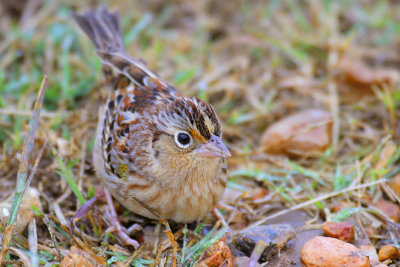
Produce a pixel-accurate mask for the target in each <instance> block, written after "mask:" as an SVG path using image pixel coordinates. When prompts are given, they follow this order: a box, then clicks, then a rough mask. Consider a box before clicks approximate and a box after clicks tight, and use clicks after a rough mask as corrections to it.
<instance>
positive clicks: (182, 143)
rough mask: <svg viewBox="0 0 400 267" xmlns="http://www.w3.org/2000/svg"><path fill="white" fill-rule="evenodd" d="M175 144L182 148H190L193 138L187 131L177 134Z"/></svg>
mask: <svg viewBox="0 0 400 267" xmlns="http://www.w3.org/2000/svg"><path fill="white" fill-rule="evenodd" d="M174 139H175V143H176V144H177V145H178V146H179V147H180V148H188V147H189V146H190V145H191V144H192V137H191V136H190V134H189V133H188V132H186V131H179V132H176V133H175V135H174Z"/></svg>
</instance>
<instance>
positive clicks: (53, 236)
mask: <svg viewBox="0 0 400 267" xmlns="http://www.w3.org/2000/svg"><path fill="white" fill-rule="evenodd" d="M43 222H44V224H46V226H47V230H48V231H49V234H50V237H51V241H52V242H53V245H54V248H55V249H56V251H57V255H58V260H59V261H62V259H63V254H62V253H61V250H60V247H59V246H58V243H57V240H56V236H55V235H54V231H53V227H52V226H51V224H50V220H49V217H47V215H46V214H45V215H44V216H43Z"/></svg>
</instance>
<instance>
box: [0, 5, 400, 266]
mask: <svg viewBox="0 0 400 267" xmlns="http://www.w3.org/2000/svg"><path fill="white" fill-rule="evenodd" d="M101 3H103V4H105V5H106V6H108V7H109V8H111V9H117V10H119V12H120V13H121V17H122V26H123V32H124V33H123V36H124V42H125V45H126V47H127V50H128V52H129V54H130V55H132V56H134V57H137V58H141V59H144V60H145V61H147V62H148V65H149V67H150V69H152V70H154V71H156V72H157V73H158V74H159V75H160V76H161V77H163V78H164V80H166V81H168V82H170V83H171V84H172V85H174V86H175V87H176V88H177V90H178V91H180V92H181V93H182V94H183V95H190V96H198V97H200V98H202V99H204V100H207V101H209V102H210V103H212V105H213V106H214V108H215V109H216V110H217V113H218V114H219V116H220V118H221V121H222V124H223V129H224V139H225V140H226V142H227V144H228V147H229V149H230V150H231V151H232V154H233V157H232V158H231V159H230V160H229V162H228V170H229V183H228V189H227V192H226V194H225V196H224V198H223V200H222V201H223V203H225V204H227V205H231V206H234V207H235V208H236V212H232V211H226V210H225V211H223V215H224V216H225V219H226V220H227V221H228V223H229V225H230V227H231V228H232V229H243V228H244V227H246V226H248V225H250V224H251V223H254V222H257V221H259V220H263V219H265V218H268V216H269V215H271V214H273V213H274V212H276V211H280V210H284V209H289V208H290V207H297V205H299V204H301V203H304V202H306V201H312V200H315V199H317V198H319V197H321V196H322V199H321V200H318V201H315V202H312V203H310V205H307V206H306V208H305V209H306V214H307V216H306V219H305V221H307V222H308V223H309V224H311V225H312V224H320V223H322V222H323V221H325V220H328V219H333V218H336V217H335V216H339V215H340V216H342V215H343V214H345V215H346V216H347V217H351V216H355V215H354V214H355V213H359V212H360V210H362V211H363V212H364V213H360V214H361V215H357V216H360V217H356V218H354V217H351V218H353V219H354V220H356V221H357V223H356V233H357V232H358V237H360V236H362V238H364V239H366V240H368V241H369V242H370V243H369V244H371V245H372V246H376V248H379V244H380V243H379V242H381V243H382V242H383V241H382V240H390V238H389V236H390V230H388V228H387V227H385V225H386V222H387V221H385V220H376V221H374V222H376V223H377V225H374V228H373V229H369V228H368V227H370V225H371V224H370V222H369V223H368V219H367V218H369V219H370V220H371V217H373V216H371V215H370V213H369V212H368V210H367V208H368V207H370V206H373V205H374V204H376V203H378V202H379V201H382V202H381V203H384V204H379V205H383V206H384V207H383V206H382V208H381V210H384V209H386V210H388V212H389V211H390V210H392V211H395V212H397V213H396V214H395V215H393V216H392V214H387V213H385V214H386V215H387V216H388V217H389V218H391V220H393V221H394V222H398V221H399V220H400V209H399V208H398V203H397V201H398V200H399V198H398V195H397V193H396V192H400V187H399V188H397V187H396V183H395V181H400V177H398V180H396V177H397V176H396V174H397V173H398V172H399V171H400V170H399V166H398V164H397V162H398V158H399V156H400V149H399V146H398V142H399V136H400V121H399V115H400V112H399V110H398V106H399V100H400V90H399V89H400V88H399V78H400V73H399V70H400V49H399V47H400V2H399V1H395V0H393V1H389V0H388V1H379V0H378V1H376V0H375V1H372V0H371V1H368V0H360V1H346V0H339V1H329V0H309V1H290V0H286V1H279V0H271V1H265V0H264V1H257V0H256V1H240V0H232V1H217V0H215V1H214V0H196V1H178V0H171V1H161V0H160V1H157V0H151V1H123V0H116V1H102V2H101ZM101 3H100V1H77V0H71V1H66V0H65V1H64V0H56V1H46V0H21V1H14V0H2V1H1V2H0V94H1V97H0V184H1V186H0V200H2V201H6V199H7V197H9V196H10V195H11V194H12V192H13V191H14V188H15V177H16V174H17V171H18V165H19V159H20V154H21V147H22V144H23V141H24V137H25V135H26V133H27V129H28V121H29V118H30V114H31V110H32V108H33V104H34V101H35V98H36V94H37V91H38V88H39V87H40V83H41V81H42V78H43V76H44V75H45V74H46V75H48V78H49V81H48V86H47V89H46V94H45V98H44V105H43V110H42V116H41V120H40V126H39V129H38V132H37V134H36V141H35V150H34V151H35V152H34V153H33V155H32V159H34V158H35V157H36V155H37V153H38V150H39V149H40V147H41V146H42V145H43V143H44V141H45V140H46V139H48V140H49V142H50V143H51V145H52V146H51V147H52V148H49V149H46V150H45V154H44V156H43V159H42V162H41V163H40V165H39V168H38V170H37V171H36V176H35V178H34V179H33V182H32V186H33V187H34V188H36V189H37V190H38V191H39V192H40V194H41V203H42V204H41V206H42V211H43V212H44V213H46V214H49V215H51V216H52V220H53V221H54V222H55V224H56V225H64V224H65V217H67V218H69V217H70V216H72V215H73V213H74V212H75V211H76V209H77V206H79V204H78V202H77V198H76V196H75V194H74V193H73V192H72V191H73V190H72V189H71V187H70V184H69V183H68V182H67V181H66V179H63V177H65V176H68V175H69V176H71V177H73V179H74V180H75V181H76V184H77V187H78V188H79V190H80V191H81V192H82V194H83V196H84V197H85V198H86V199H87V198H89V197H90V196H92V195H93V191H94V186H95V185H97V184H98V183H99V181H98V179H97V178H96V177H95V176H94V171H93V167H92V159H91V151H92V147H93V141H94V139H93V136H94V131H95V128H96V125H97V112H98V107H99V105H101V103H102V99H104V94H105V90H106V89H105V88H104V86H103V85H104V84H103V82H104V79H103V75H102V72H101V65H100V62H99V60H98V59H97V57H96V55H95V53H94V48H93V46H92V44H91V43H90V42H89V40H88V38H86V37H85V36H84V35H83V33H82V32H81V31H80V30H79V29H78V27H77V25H76V24H75V23H74V21H73V19H72V16H71V12H72V11H76V12H83V11H86V10H87V9H88V8H90V7H91V8H96V7H97V6H99V4H101ZM57 159H60V160H61V162H64V167H65V168H64V167H62V166H63V165H60V162H59V161H57ZM380 181H381V182H380ZM384 181H385V182H384ZM386 181H388V182H386ZM371 182H373V183H375V182H376V183H375V184H373V185H371V186H365V187H362V189H359V190H351V188H358V187H357V186H360V185H363V184H367V183H371ZM391 183H392V184H391ZM391 185H392V186H391ZM398 185H400V182H398ZM340 190H347V191H346V192H347V193H346V194H339V193H338V194H337V195H335V196H333V197H326V198H324V197H323V196H325V194H328V193H330V192H335V191H336V192H340ZM53 202H55V203H57V205H58V208H55V207H54V206H52V205H51V203H53ZM379 205H375V206H379ZM385 205H386V206H385ZM388 205H389V206H388ZM391 205H392V206H391ZM393 205H394V206H395V207H393ZM387 207H389V208H387ZM57 209H60V210H61V211H62V212H61V213H62V214H64V215H65V217H64V219H62V218H63V216H61V215H60V213H59V210H57ZM296 209H297V208H296ZM364 209H366V210H364ZM55 210H56V211H57V212H56V211H55ZM343 211H344V212H343ZM341 212H342V213H341ZM60 216H61V217H60ZM347 217H346V218H347ZM135 220H137V219H135V218H133V219H132V217H129V216H126V217H125V219H124V218H123V219H122V221H123V222H124V223H127V224H130V223H132V221H135ZM295 220H297V218H296V216H295V217H294V218H286V219H281V222H282V221H283V222H287V221H289V222H290V221H295ZM0 222H1V221H0ZM210 222H212V219H211V220H210ZM39 224H40V225H39V226H40V229H41V230H38V231H41V234H42V236H43V238H44V239H46V238H47V237H48V233H47V232H46V231H47V230H46V227H44V226H43V225H42V224H41V222H39ZM86 227H88V228H90V227H89V226H86ZM0 229H1V228H0ZM368 229H369V230H368ZM85 230H87V231H88V232H89V233H92V230H91V229H86V228H85ZM0 234H1V232H0ZM356 236H357V234H356ZM58 238H59V241H60V242H64V243H65V244H66V246H68V245H67V244H68V239H67V238H66V237H65V236H62V235H60V237H58ZM385 242H386V241H385ZM383 243H384V242H383ZM386 243H387V242H386ZM44 258H45V257H44V256H43V259H44ZM49 261H51V260H49Z"/></svg>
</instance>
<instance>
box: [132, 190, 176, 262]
mask: <svg viewBox="0 0 400 267" xmlns="http://www.w3.org/2000/svg"><path fill="white" fill-rule="evenodd" d="M135 200H136V202H137V203H139V204H140V205H141V206H142V207H143V208H145V209H147V210H148V211H149V212H151V213H152V214H153V215H154V216H155V217H157V218H158V220H159V221H160V222H161V223H162V224H163V225H164V226H165V228H166V230H165V231H164V233H165V234H166V235H167V237H168V239H169V241H170V242H171V245H172V251H173V255H172V266H173V267H176V254H177V252H178V244H177V243H176V241H175V236H174V234H173V233H172V231H171V227H170V226H169V223H168V220H166V219H165V218H164V217H163V216H162V215H161V214H160V213H158V212H157V211H156V210H154V209H153V208H152V207H150V206H149V205H147V204H146V203H144V202H143V201H141V200H139V199H137V198H135Z"/></svg>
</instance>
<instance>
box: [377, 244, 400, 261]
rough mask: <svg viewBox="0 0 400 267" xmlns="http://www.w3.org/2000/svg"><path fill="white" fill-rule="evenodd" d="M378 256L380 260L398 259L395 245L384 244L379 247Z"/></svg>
mask: <svg viewBox="0 0 400 267" xmlns="http://www.w3.org/2000/svg"><path fill="white" fill-rule="evenodd" d="M378 256H379V260H380V261H385V260H388V259H391V260H398V259H400V253H399V250H398V249H397V248H396V247H395V246H392V245H384V246H383V247H381V248H380V249H379V253H378Z"/></svg>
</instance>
